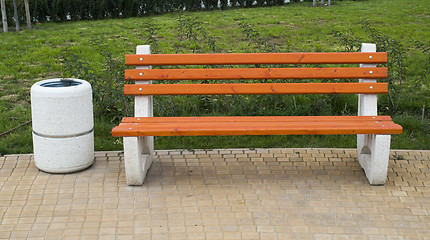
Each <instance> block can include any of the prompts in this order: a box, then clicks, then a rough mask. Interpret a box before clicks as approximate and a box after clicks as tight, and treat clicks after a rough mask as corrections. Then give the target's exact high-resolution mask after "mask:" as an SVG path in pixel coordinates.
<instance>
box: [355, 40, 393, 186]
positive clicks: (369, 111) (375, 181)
mask: <svg viewBox="0 0 430 240" xmlns="http://www.w3.org/2000/svg"><path fill="white" fill-rule="evenodd" d="M361 51H362V52H376V45H375V44H370V43H363V44H362V45H361ZM360 67H376V64H360ZM360 82H369V83H373V82H374V83H376V79H360ZM377 106H378V95H377V94H359V95H358V115H359V116H377V115H378V109H377ZM390 140H391V135H374V134H365V135H363V134H361V135H357V154H358V161H359V162H360V165H361V167H362V168H363V169H364V171H365V172H366V177H367V179H368V180H369V183H370V184H372V185H383V184H385V180H386V178H387V170H388V159H389V157H390Z"/></svg>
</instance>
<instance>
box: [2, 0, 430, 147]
mask: <svg viewBox="0 0 430 240" xmlns="http://www.w3.org/2000/svg"><path fill="white" fill-rule="evenodd" d="M334 3H335V4H334V5H333V6H331V7H316V8H313V7H310V4H311V3H291V4H286V5H285V6H281V7H267V8H250V9H230V10H226V11H212V12H193V13H184V15H183V16H182V20H184V21H182V23H181V21H178V18H179V16H178V14H166V15H161V16H149V17H144V18H128V19H115V20H102V21H80V22H65V23H44V24H39V25H35V26H34V29H32V30H24V31H21V32H9V33H1V34H0V42H1V45H0V56H1V60H0V133H2V132H5V131H7V130H9V129H11V128H13V127H15V126H17V125H19V124H21V123H23V122H26V121H28V120H30V119H31V112H30V87H31V85H32V84H33V83H35V82H37V81H40V80H43V79H48V78H54V77H67V71H65V70H66V67H67V66H66V65H65V64H64V62H63V61H61V55H62V54H63V53H64V51H65V50H66V49H67V50H68V52H69V53H73V54H74V55H76V56H78V57H79V60H80V61H81V62H84V63H86V64H87V67H88V68H89V69H92V72H91V73H93V74H94V76H98V77H99V78H102V79H97V77H96V78H95V80H100V81H103V80H105V79H104V78H109V76H108V75H107V74H106V71H107V69H106V68H105V66H106V64H105V60H106V58H105V57H103V56H102V54H100V50H98V49H97V47H96V45H95V44H94V43H93V42H94V41H98V42H99V44H101V45H103V46H105V47H106V49H108V51H109V53H111V54H112V57H113V60H114V61H115V62H121V61H122V60H123V58H124V55H125V54H129V53H133V52H135V47H136V45H141V44H148V43H152V45H153V50H154V51H156V52H158V53H175V52H178V51H179V52H192V51H193V50H192V49H194V51H197V52H203V51H211V50H213V49H216V51H220V52H226V53H229V52H256V51H265V50H268V49H269V50H270V49H274V50H275V51H280V52H299V51H300V52H307V51H308V52H315V51H329V52H332V51H343V50H344V47H343V46H342V44H341V41H340V40H339V39H338V38H336V37H334V36H333V35H332V34H330V33H331V32H332V30H334V31H340V32H343V33H348V31H349V29H350V28H351V31H350V32H349V33H350V35H353V36H356V37H360V38H362V39H363V41H371V40H372V39H370V38H369V36H368V34H367V33H366V31H365V29H364V28H363V27H362V26H361V25H360V22H362V21H363V20H365V19H366V21H367V22H368V23H369V24H370V25H371V26H372V27H373V28H374V29H376V30H377V31H380V32H381V33H382V35H384V36H385V35H386V36H389V37H390V38H391V39H395V40H397V41H398V42H400V43H401V44H403V46H404V47H405V54H404V57H405V60H404V63H405V66H406V69H405V74H406V75H405V78H404V80H402V82H401V83H400V82H399V81H394V82H393V83H392V84H393V86H392V87H393V89H394V90H393V92H392V99H388V98H387V97H386V96H381V106H390V105H389V104H388V102H392V105H393V106H395V107H396V109H380V111H381V113H384V114H386V113H387V112H388V114H390V113H392V114H391V115H392V116H393V118H394V121H395V122H397V123H399V124H401V125H402V126H403V127H404V129H405V131H404V134H402V135H395V136H393V138H392V148H393V149H430V141H428V139H430V123H429V122H430V121H429V118H430V115H429V112H430V83H429V82H430V81H429V80H428V77H429V66H430V63H429V52H428V49H429V43H430V28H429V26H430V15H429V13H430V1H429V0H378V1H376V0H369V1H334ZM244 23H245V24H248V25H249V26H251V28H252V30H253V31H254V33H255V35H253V37H252V36H251V37H248V38H247V36H246V32H244V28H243V27H241V24H244ZM180 24H182V25H180ZM149 26H151V29H152V30H153V32H152V33H149V32H148V29H149ZM181 26H182V27H181ZM242 26H243V25H242ZM187 34H188V35H187ZM187 36H188V38H187ZM193 37H196V38H197V40H198V41H195V40H193ZM155 43H156V44H158V46H155V45H154V44H155ZM400 84H401V88H400ZM305 100H306V99H305ZM305 100H303V102H300V101H299V104H300V103H303V104H304V105H306V104H305V102H306V101H305ZM289 101H291V100H289ZM94 104H95V105H97V104H100V103H99V102H94ZM345 106H346V105H345ZM341 107H342V106H341ZM355 108H356V106H355V107H350V109H352V110H350V111H349V112H352V111H353V110H354V109H355ZM387 108H388V107H387ZM281 113H282V111H281ZM273 114H276V113H273ZM118 117H120V116H117V118H118ZM117 118H114V117H111V116H105V117H99V116H97V117H96V120H95V146H96V150H118V149H121V148H122V143H121V141H122V140H121V139H119V138H112V137H110V130H111V129H112V127H113V126H114V125H115V124H117V123H118V119H117ZM155 145H156V148H157V149H171V148H186V149H197V148H206V149H209V148H231V147H249V148H255V147H354V146H355V136H257V137H249V136H243V137H181V138H176V137H160V138H156V143H155ZM28 152H32V139H31V124H29V125H26V126H24V127H21V128H19V129H18V130H15V131H13V132H12V133H9V134H6V135H4V136H0V155H4V154H10V153H28Z"/></svg>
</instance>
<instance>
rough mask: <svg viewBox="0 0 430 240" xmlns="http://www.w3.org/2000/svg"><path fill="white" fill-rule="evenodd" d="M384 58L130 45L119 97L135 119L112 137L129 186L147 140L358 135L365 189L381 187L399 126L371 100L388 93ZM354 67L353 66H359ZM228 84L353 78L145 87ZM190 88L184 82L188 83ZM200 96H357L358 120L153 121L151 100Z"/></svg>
mask: <svg viewBox="0 0 430 240" xmlns="http://www.w3.org/2000/svg"><path fill="white" fill-rule="evenodd" d="M386 62H387V53H385V52H376V45H375V44H366V43H364V44H363V45H362V52H361V53H360V52H358V53H344V52H337V53H238V54H234V53H232V54H152V55H151V54H150V47H149V46H148V45H142V46H137V52H136V54H134V55H126V56H125V63H126V65H136V66H138V67H137V68H136V69H127V70H125V80H127V81H135V84H131V85H129V84H126V85H125V86H124V92H125V94H126V95H135V117H125V118H123V120H122V122H121V123H120V124H119V125H118V126H117V127H115V128H114V129H113V130H112V135H113V136H118V137H119V136H122V137H124V159H125V171H126V178H127V184H128V185H142V184H143V180H144V178H145V175H146V172H147V170H148V169H149V167H150V166H151V163H152V154H153V149H154V140H153V136H202V135H309V134H357V151H358V160H359V162H360V164H361V166H362V167H363V169H364V171H365V173H366V176H367V178H368V179H369V182H370V184H372V185H380V184H384V183H385V180H386V176H387V169H388V159H389V151H390V139H391V135H390V134H400V133H402V127H401V126H399V125H397V124H395V123H394V122H393V121H392V120H391V117H389V116H377V96H378V94H380V93H387V91H388V85H387V83H378V82H377V81H376V79H381V78H387V68H385V67H377V64H382V63H386ZM255 64H300V65H305V66H310V67H299V68H282V67H280V68H267V67H266V68H250V67H248V68H237V67H236V68H205V69H203V68H193V69H184V68H173V69H171V68H169V69H151V66H152V65H173V66H175V65H255ZM315 64H330V66H332V64H343V65H345V64H348V65H350V64H357V66H355V67H339V66H338V65H335V66H336V67H312V66H315ZM358 64H360V66H358ZM231 79H359V81H356V82H350V81H345V82H341V83H319V82H317V83H315V82H314V83H312V82H311V83H302V82H301V83H237V82H236V83H218V84H180V83H181V81H178V82H177V83H178V84H151V83H152V80H160V81H163V80H231ZM188 82H189V81H188ZM203 94H205V95H206V94H209V95H210V94H228V95H232V94H359V98H358V116H281V117H280V116H258V117H256V116H245V117H222V116H219V117H153V108H152V96H153V95H203Z"/></svg>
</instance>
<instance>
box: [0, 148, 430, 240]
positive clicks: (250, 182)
mask: <svg viewBox="0 0 430 240" xmlns="http://www.w3.org/2000/svg"><path fill="white" fill-rule="evenodd" d="M356 158H357V153H356V150H355V149H314V148H308V149H291V148H285V149H283V148H277V149H213V150H207V151H206V150H195V151H188V150H158V151H155V158H154V163H153V165H152V167H151V168H150V170H149V172H148V175H147V177H146V179H145V184H144V185H143V186H137V187H130V186H127V185H126V181H125V172H124V163H123V153H122V152H119V151H115V152H96V153H95V160H96V162H95V164H94V165H93V166H91V167H90V168H89V169H87V170H84V171H81V172H77V173H72V174H66V175H61V174H48V173H44V172H41V171H39V170H38V169H37V168H36V167H35V165H34V162H33V156H32V155H31V154H22V155H19V154H18V155H7V156H2V157H0V239H23V238H28V239H95V238H99V239H150V238H152V239H276V240H281V239H429V238H428V236H430V170H429V169H430V151H428V150H423V151H419V150H418V151H409V150H392V151H391V152H390V158H391V159H390V162H389V169H388V179H387V183H386V185H385V186H376V187H375V186H370V185H369V184H368V182H367V179H366V178H365V176H364V172H363V171H362V169H361V168H360V166H359V164H358V163H357V159H356Z"/></svg>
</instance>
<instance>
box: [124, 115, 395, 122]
mask: <svg viewBox="0 0 430 240" xmlns="http://www.w3.org/2000/svg"><path fill="white" fill-rule="evenodd" d="M333 121H335V122H351V121H352V122H372V121H373V122H381V121H392V119H391V117H390V116H205V117H124V118H123V119H122V121H121V123H172V124H174V123H178V122H189V123H194V122H333Z"/></svg>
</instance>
